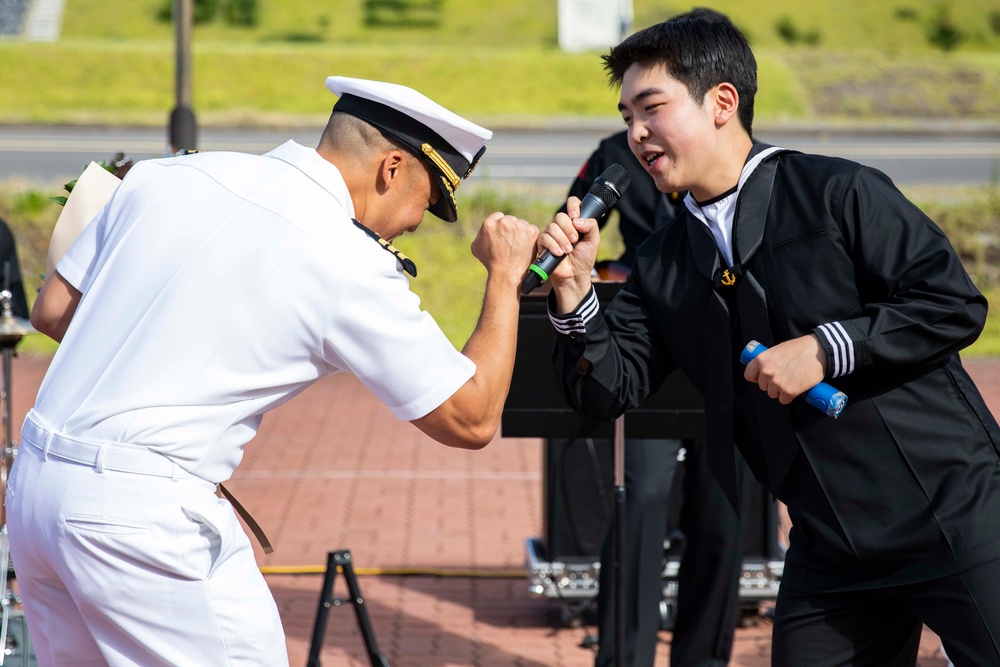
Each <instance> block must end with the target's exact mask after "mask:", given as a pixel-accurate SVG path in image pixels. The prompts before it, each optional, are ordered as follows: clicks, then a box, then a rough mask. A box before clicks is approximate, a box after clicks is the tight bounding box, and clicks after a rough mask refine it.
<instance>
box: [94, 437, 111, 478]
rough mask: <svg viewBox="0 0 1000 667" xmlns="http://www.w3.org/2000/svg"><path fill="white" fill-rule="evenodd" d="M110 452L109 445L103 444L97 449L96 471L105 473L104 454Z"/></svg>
mask: <svg viewBox="0 0 1000 667" xmlns="http://www.w3.org/2000/svg"><path fill="white" fill-rule="evenodd" d="M107 451H108V445H107V444H105V443H102V444H101V446H100V447H98V448H97V458H96V459H94V470H96V471H97V472H101V473H103V472H104V454H105V452H107Z"/></svg>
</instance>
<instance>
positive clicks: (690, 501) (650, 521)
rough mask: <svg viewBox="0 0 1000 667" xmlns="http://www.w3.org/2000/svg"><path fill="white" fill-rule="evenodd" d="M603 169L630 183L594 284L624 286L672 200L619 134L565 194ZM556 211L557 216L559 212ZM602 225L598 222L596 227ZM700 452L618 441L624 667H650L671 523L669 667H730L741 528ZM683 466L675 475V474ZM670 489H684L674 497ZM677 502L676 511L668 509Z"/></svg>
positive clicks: (599, 664) (607, 554)
mask: <svg viewBox="0 0 1000 667" xmlns="http://www.w3.org/2000/svg"><path fill="white" fill-rule="evenodd" d="M612 164H619V165H622V166H623V167H625V168H626V169H628V171H629V173H630V174H631V176H632V180H631V182H630V185H629V187H628V189H627V190H626V191H625V192H624V194H623V195H622V197H621V199H619V200H618V201H617V202H616V203H615V206H614V209H615V210H617V211H618V231H619V233H620V234H621V236H622V241H623V243H624V246H625V248H624V252H623V254H622V256H621V257H620V258H619V259H618V260H617V261H614V262H602V263H600V264H599V265H598V273H599V274H601V277H602V278H603V279H611V280H623V279H624V276H625V275H627V273H628V269H629V267H631V265H632V262H633V261H634V259H635V253H636V250H637V249H638V247H639V245H641V244H642V242H643V241H645V240H646V238H648V237H649V236H650V235H651V234H652V233H653V231H654V230H656V229H658V228H659V227H661V226H663V225H665V224H668V223H669V222H670V221H671V220H673V219H674V217H675V216H676V215H677V213H678V212H679V211H678V205H679V204H680V199H681V197H680V195H679V194H678V193H670V194H666V193H662V192H660V191H659V190H657V189H656V183H654V182H653V179H652V178H650V176H649V174H647V173H646V170H645V169H644V168H643V166H642V165H641V164H640V163H639V161H638V160H636V158H635V155H633V154H632V149H631V148H629V145H628V136H627V132H617V133H615V134H613V135H611V136H609V137H606V138H605V139H603V140H601V142H600V143H599V144H598V145H597V148H596V149H595V150H594V152H593V153H592V154H591V156H590V158H589V159H588V160H587V162H586V164H584V166H583V168H582V169H581V170H580V173H579V175H578V176H577V177H576V179H575V180H574V181H573V184H572V185H571V186H570V190H569V196H570V197H578V198H581V199H582V198H583V197H584V196H585V195H586V194H587V191H588V190H589V189H590V186H591V185H593V183H594V181H595V180H596V179H597V177H598V176H600V175H601V173H603V172H604V170H605V169H607V168H608V167H609V166H611V165H612ZM562 211H563V212H565V207H563V209H562ZM606 221H607V218H604V219H602V220H600V221H598V224H599V225H601V226H602V227H603V225H604V223H605V222H606ZM704 449H705V448H704V443H702V442H693V441H684V440H678V439H635V438H630V439H628V440H626V441H625V488H626V503H625V512H626V523H627V526H626V540H627V545H626V549H625V551H626V559H625V575H626V579H625V593H624V601H625V615H624V621H625V646H624V648H623V649H622V650H623V651H624V653H623V656H624V658H625V664H626V665H629V667H652V665H653V663H654V661H655V658H656V646H657V642H658V632H659V630H660V613H659V605H660V601H661V600H662V598H663V593H662V588H663V582H662V572H663V555H664V550H663V546H664V540H665V538H666V536H667V527H668V523H669V517H670V516H671V514H673V515H676V516H679V518H680V525H679V526H678V527H679V528H680V529H681V531H682V533H683V535H684V541H685V548H684V556H683V559H682V562H681V566H680V569H679V571H678V575H677V584H678V591H677V613H676V618H675V620H674V626H673V636H672V639H671V642H670V664H671V665H672V666H673V667H694V666H698V667H709V666H710V665H712V666H724V665H726V664H728V663H729V657H730V655H731V654H732V648H733V633H734V631H735V627H736V617H737V611H738V606H739V576H740V572H741V570H742V567H741V566H742V562H743V541H742V538H743V534H742V531H741V524H740V519H739V517H738V516H737V514H736V512H734V511H733V509H732V508H731V507H730V506H729V503H728V501H727V500H726V497H725V495H724V494H723V493H722V491H721V490H720V489H719V486H718V485H717V484H716V483H715V481H714V480H713V479H712V478H711V473H710V472H709V471H708V466H707V465H706V461H705V451H704ZM681 457H683V458H684V463H683V471H682V472H683V474H682V475H678V474H677V473H678V468H679V467H680V466H681V463H680V462H679V459H680V458H681ZM675 481H676V482H677V483H680V484H682V485H683V489H682V490H681V492H680V493H676V492H674V484H675ZM678 498H683V501H682V503H681V506H680V510H679V511H678V508H676V507H671V504H672V503H671V501H672V500H673V501H674V502H676V500H677V499H678ZM610 533H611V531H610V530H609V531H608V535H607V537H606V539H605V540H604V546H603V549H602V550H601V582H600V583H601V586H600V589H599V593H598V597H597V613H598V630H599V635H598V637H599V639H600V644H599V649H598V652H597V655H596V658H595V661H594V665H595V667H609V666H610V665H611V664H612V663H613V661H614V657H615V651H614V648H615V647H614V642H613V641H612V640H611V638H612V636H613V634H614V633H613V627H614V605H613V604H611V600H612V597H611V596H612V591H611V584H612V567H611V565H612V560H611V558H612V551H613V549H612V540H611V535H610Z"/></svg>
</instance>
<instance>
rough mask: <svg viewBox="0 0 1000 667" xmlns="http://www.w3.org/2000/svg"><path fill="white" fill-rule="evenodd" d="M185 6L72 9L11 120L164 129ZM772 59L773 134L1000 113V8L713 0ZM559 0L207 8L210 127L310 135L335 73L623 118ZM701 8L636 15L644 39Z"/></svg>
mask: <svg viewBox="0 0 1000 667" xmlns="http://www.w3.org/2000/svg"><path fill="white" fill-rule="evenodd" d="M171 4H172V3H171V0H102V1H101V2H92V1H91V0H67V2H66V7H65V13H64V19H63V30H62V38H61V39H60V41H59V42H57V43H53V44H39V43H25V42H18V41H0V86H2V89H3V90H4V92H5V94H4V95H2V96H0V122H4V121H7V122H22V121H32V122H51V123H55V122H104V123H113V122H122V123H141V124H160V123H162V122H163V110H164V109H166V108H170V106H171V103H172V100H173V78H172V77H173V33H172V25H171V23H170V20H169V19H170V11H169V10H170V7H171ZM703 4H707V5H710V6H712V7H713V8H715V9H718V10H720V11H723V12H725V13H727V14H728V15H729V16H730V17H731V18H732V19H733V21H734V22H735V23H736V24H737V25H738V26H740V27H741V28H742V29H743V30H744V31H745V32H746V34H747V35H748V37H749V38H750V40H751V42H752V43H753V45H754V47H755V50H756V53H757V56H758V60H759V61H760V68H761V72H760V80H761V94H760V96H759V98H758V117H759V118H760V119H761V120H764V121H767V120H778V121H780V120H789V119H791V120H794V119H802V118H829V119H839V118H847V119H858V118H860V119H884V118H890V119H896V120H901V121H905V120H906V119H909V118H912V117H914V116H918V117H961V118H971V119H989V118H996V117H998V115H1000V48H998V47H1000V0H895V1H892V2H870V1H866V0H814V1H813V2H808V3H804V2H800V1H798V0H739V1H737V0H715V1H712V2H706V3H703ZM556 6H557V3H556V0H547V1H544V2H538V1H537V0H505V1H504V2H495V1H493V0H330V1H327V2H317V1H315V0H280V1H279V0H196V10H197V11H196V15H197V16H198V17H199V21H198V23H197V25H196V27H195V30H194V57H195V63H194V74H195V76H194V86H195V89H194V100H195V105H196V109H197V111H198V113H199V120H200V121H201V122H202V123H206V124H211V123H221V124H231V123H234V122H239V123H245V124H249V123H261V122H267V123H272V124H273V123H282V122H289V119H290V118H298V119H299V121H301V122H311V119H313V118H314V117H315V115H316V114H321V113H322V112H323V111H324V110H325V109H327V108H328V107H329V103H330V100H329V96H328V94H327V93H326V91H325V90H324V89H323V87H322V85H321V83H320V82H322V81H323V79H324V78H325V77H326V76H328V75H330V74H342V75H347V76H358V77H362V78H376V79H381V80H388V81H396V82H406V83H407V84H409V85H412V86H414V87H416V88H418V89H422V90H433V91H434V97H435V99H438V100H439V101H441V102H442V103H443V104H446V105H448V106H450V107H452V108H454V109H455V110H456V111H458V112H460V113H464V114H467V115H471V116H473V117H476V118H477V119H480V120H484V119H486V118H490V119H492V118H494V117H497V116H516V117H520V122H524V118H527V117H532V116H539V115H542V116H548V115H575V116H580V115H583V116H613V115H615V103H616V97H615V94H614V92H613V91H610V90H609V89H608V88H607V86H606V85H605V82H604V75H603V71H602V69H601V66H600V60H599V58H598V57H597V56H598V54H597V53H582V54H568V53H563V52H561V51H560V50H559V49H558V45H557V39H556V33H557V13H556ZM691 6H692V5H691V4H687V3H680V2H670V1H664V0H634V7H635V22H634V27H635V28H641V27H645V26H647V25H650V24H652V23H655V22H658V21H660V20H663V19H665V18H668V17H670V16H672V15H674V14H677V13H679V12H681V11H687V10H688V9H690V8H691Z"/></svg>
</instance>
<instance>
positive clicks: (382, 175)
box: [377, 148, 406, 194]
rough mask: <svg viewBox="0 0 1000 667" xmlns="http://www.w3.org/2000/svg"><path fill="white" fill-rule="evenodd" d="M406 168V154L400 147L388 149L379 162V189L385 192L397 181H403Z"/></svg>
mask: <svg viewBox="0 0 1000 667" xmlns="http://www.w3.org/2000/svg"><path fill="white" fill-rule="evenodd" d="M405 169H406V155H404V154H403V151H401V150H399V149H398V148H393V149H392V150H390V151H387V152H386V153H385V154H384V155H383V156H382V160H381V161H380V162H379V171H378V184H377V185H378V191H379V194H384V193H385V191H387V190H389V189H390V188H392V187H393V185H396V184H397V183H400V182H402V178H403V176H404V173H403V172H404V171H405Z"/></svg>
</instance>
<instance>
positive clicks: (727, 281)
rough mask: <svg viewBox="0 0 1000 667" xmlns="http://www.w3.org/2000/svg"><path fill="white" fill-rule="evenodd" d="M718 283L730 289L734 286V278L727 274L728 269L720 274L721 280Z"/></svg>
mask: <svg viewBox="0 0 1000 667" xmlns="http://www.w3.org/2000/svg"><path fill="white" fill-rule="evenodd" d="M719 282H720V283H722V284H723V285H725V286H726V287H732V286H733V285H735V284H736V276H734V275H733V274H731V273H730V272H729V269H726V270H725V271H723V272H722V278H720V279H719Z"/></svg>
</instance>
